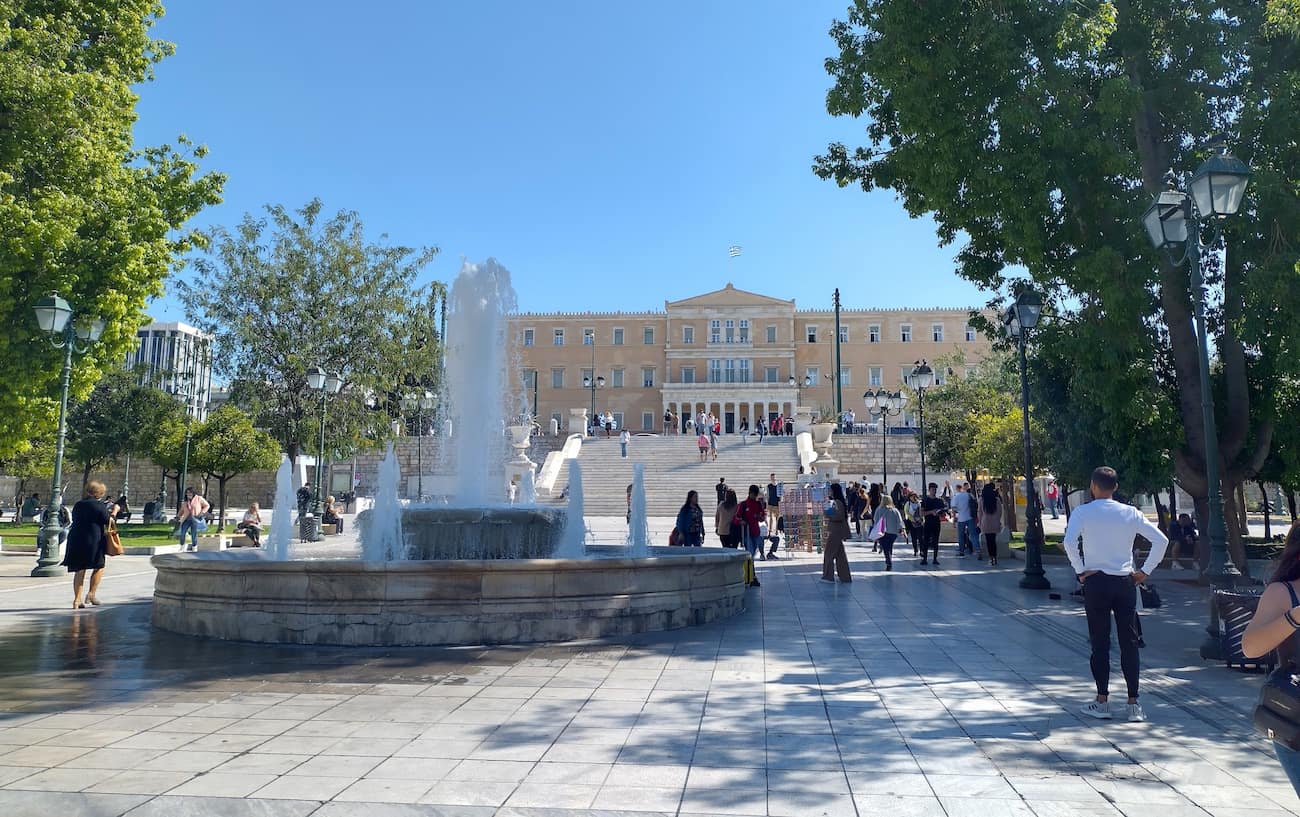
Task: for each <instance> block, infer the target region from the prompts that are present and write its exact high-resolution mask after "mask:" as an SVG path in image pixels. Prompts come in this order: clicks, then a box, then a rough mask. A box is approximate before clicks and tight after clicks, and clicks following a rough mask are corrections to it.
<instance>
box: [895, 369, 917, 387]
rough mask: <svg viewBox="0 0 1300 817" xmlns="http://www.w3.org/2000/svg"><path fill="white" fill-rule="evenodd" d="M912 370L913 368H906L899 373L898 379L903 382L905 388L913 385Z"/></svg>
mask: <svg viewBox="0 0 1300 817" xmlns="http://www.w3.org/2000/svg"><path fill="white" fill-rule="evenodd" d="M912 368H913V367H911V366H904V367H902V368H901V369H899V370H898V371H899V375H898V379H899V380H901V381H903V385H904V386H910V385H912Z"/></svg>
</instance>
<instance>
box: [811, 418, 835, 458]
mask: <svg viewBox="0 0 1300 817" xmlns="http://www.w3.org/2000/svg"><path fill="white" fill-rule="evenodd" d="M811 431H812V443H813V448H815V449H817V452H818V453H821V452H822V450H823V449H829V448H830V447H831V445H832V442H831V437H833V436H834V435H835V424H834V423H813V424H812V427H811Z"/></svg>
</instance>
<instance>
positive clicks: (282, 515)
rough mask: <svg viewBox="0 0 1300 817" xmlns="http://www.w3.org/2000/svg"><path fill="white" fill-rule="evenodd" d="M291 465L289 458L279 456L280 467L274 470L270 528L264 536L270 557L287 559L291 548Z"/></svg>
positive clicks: (292, 494) (292, 503) (292, 495)
mask: <svg viewBox="0 0 1300 817" xmlns="http://www.w3.org/2000/svg"><path fill="white" fill-rule="evenodd" d="M294 504H295V499H294V493H293V465H292V464H291V463H290V462H289V458H288V457H285V456H281V457H280V467H279V468H277V469H276V472H275V506H274V508H273V509H272V510H271V530H270V532H269V533H268V534H267V536H266V553H267V555H268V556H269V557H271V558H272V559H288V558H289V557H290V556H291V555H292V548H293V517H292V516H291V515H290V514H291V513H292V511H291V510H290V509H291V508H293V506H294Z"/></svg>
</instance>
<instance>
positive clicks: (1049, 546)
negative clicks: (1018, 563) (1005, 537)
mask: <svg viewBox="0 0 1300 817" xmlns="http://www.w3.org/2000/svg"><path fill="white" fill-rule="evenodd" d="M1064 538H1065V535H1064V534H1061V533H1045V534H1043V552H1044V553H1054V554H1056V555H1058V556H1064V555H1065V548H1064V547H1062V546H1061V540H1062V539H1064ZM1011 548H1012V549H1013V550H1024V549H1025V534H1024V533H1023V532H1021V531H1016V532H1014V533H1012V534H1011Z"/></svg>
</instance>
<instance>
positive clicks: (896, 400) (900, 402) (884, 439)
mask: <svg viewBox="0 0 1300 817" xmlns="http://www.w3.org/2000/svg"><path fill="white" fill-rule="evenodd" d="M862 402H863V404H864V405H865V406H866V407H867V413H869V414H870V415H871V416H872V417H874V418H877V419H878V422H879V423H880V482H881V485H880V487H881V489H882V490H884V491H885V493H889V460H888V459H887V457H888V456H889V418H890V417H897V416H898V415H900V414H902V413H903V409H904V408H905V407H906V406H907V398H906V397H905V396H904V395H903V393H902V392H894V393H893V394H890V393H889V392H888V391H886V390H884V389H879V390H877V391H867V392H864V393H863V394H862Z"/></svg>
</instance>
